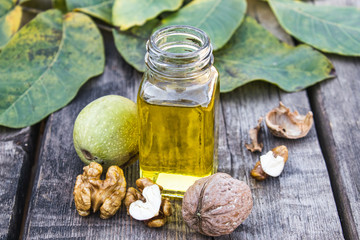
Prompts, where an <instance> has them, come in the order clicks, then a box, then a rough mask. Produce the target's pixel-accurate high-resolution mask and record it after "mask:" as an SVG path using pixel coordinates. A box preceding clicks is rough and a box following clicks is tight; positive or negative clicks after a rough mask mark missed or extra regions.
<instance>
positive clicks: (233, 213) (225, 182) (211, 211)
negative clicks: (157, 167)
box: [182, 173, 253, 236]
mask: <svg viewBox="0 0 360 240" xmlns="http://www.w3.org/2000/svg"><path fill="white" fill-rule="evenodd" d="M252 206H253V200H252V196H251V191H250V188H249V186H248V185H247V184H246V183H245V182H242V181H240V180H237V179H235V178H232V177H231V176H230V175H229V174H226V173H216V174H214V175H212V176H209V177H205V178H201V179H199V180H197V181H196V182H195V183H194V184H193V185H192V186H190V187H189V189H188V190H187V191H186V193H185V195H184V199H183V203H182V216H183V218H184V221H185V222H186V223H187V225H188V226H189V227H190V228H192V229H194V230H196V231H198V232H200V233H202V234H204V235H207V236H220V235H224V234H230V233H231V232H232V231H234V230H235V229H236V228H237V227H238V226H239V225H240V224H241V223H242V222H243V221H244V220H245V219H246V218H247V217H248V216H249V214H250V212H251V209H252Z"/></svg>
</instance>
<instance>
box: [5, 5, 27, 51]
mask: <svg viewBox="0 0 360 240" xmlns="http://www.w3.org/2000/svg"><path fill="white" fill-rule="evenodd" d="M21 16H22V10H21V7H20V6H16V0H1V1H0V48H2V47H3V46H4V45H6V43H7V42H8V41H9V40H10V38H11V37H12V36H13V35H14V34H15V33H16V31H17V30H18V29H19V27H20V22H21Z"/></svg>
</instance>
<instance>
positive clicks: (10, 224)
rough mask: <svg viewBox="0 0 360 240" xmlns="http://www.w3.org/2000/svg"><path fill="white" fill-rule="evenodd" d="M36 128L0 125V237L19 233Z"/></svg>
mask: <svg viewBox="0 0 360 240" xmlns="http://www.w3.org/2000/svg"><path fill="white" fill-rule="evenodd" d="M36 129H37V127H27V128H23V129H10V128H5V127H0V183H1V184H0V185H1V186H0V209H1V211H0V239H16V238H18V236H19V233H20V227H21V221H22V216H23V212H24V206H25V197H26V193H27V187H28V183H29V179H30V172H31V164H32V158H33V155H34V141H35V140H36V139H35V138H36V134H35V130H36Z"/></svg>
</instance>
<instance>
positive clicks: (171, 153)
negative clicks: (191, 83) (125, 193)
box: [138, 86, 218, 197]
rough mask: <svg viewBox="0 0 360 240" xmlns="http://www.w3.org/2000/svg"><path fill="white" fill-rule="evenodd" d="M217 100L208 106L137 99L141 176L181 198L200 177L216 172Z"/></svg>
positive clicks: (167, 192) (170, 194)
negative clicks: (170, 103) (169, 103)
mask: <svg viewBox="0 0 360 240" xmlns="http://www.w3.org/2000/svg"><path fill="white" fill-rule="evenodd" d="M215 88H216V89H214V91H213V95H215V94H218V86H215ZM217 99H218V98H216V97H215V96H213V97H212V98H211V101H210V103H209V104H208V105H207V106H200V105H198V106H184V105H183V104H181V106H180V105H179V106H176V105H171V106H169V105H168V104H162V103H148V102H146V101H145V100H144V99H142V98H141V97H139V98H138V111H139V119H140V129H141V131H140V132H141V133H140V142H139V148H140V151H139V152H140V156H139V159H140V176H141V177H148V178H150V179H152V180H153V181H155V182H156V183H157V184H159V185H161V186H163V188H164V191H163V195H165V196H171V197H182V196H183V194H184V193H185V191H186V190H187V189H188V187H189V186H191V185H192V184H193V183H194V182H195V181H196V180H197V179H199V178H202V177H206V176H209V175H211V174H213V173H214V170H215V168H216V167H217V156H216V155H217V150H216V149H217V146H216V145H217V142H215V141H217V136H216V135H217V129H216V128H217V124H216V123H215V121H216V116H215V114H216V112H215V110H216V108H215V105H216V104H217Z"/></svg>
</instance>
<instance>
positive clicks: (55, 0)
mask: <svg viewBox="0 0 360 240" xmlns="http://www.w3.org/2000/svg"><path fill="white" fill-rule="evenodd" d="M52 5H53V8H56V9H59V10H60V11H61V12H62V13H66V12H67V7H66V0H52Z"/></svg>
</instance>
